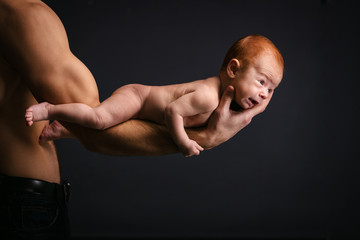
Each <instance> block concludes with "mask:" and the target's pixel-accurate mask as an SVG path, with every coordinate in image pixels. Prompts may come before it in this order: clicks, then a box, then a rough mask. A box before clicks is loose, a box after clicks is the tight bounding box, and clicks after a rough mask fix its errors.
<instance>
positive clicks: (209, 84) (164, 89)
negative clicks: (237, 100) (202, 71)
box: [139, 77, 220, 127]
mask: <svg viewBox="0 0 360 240" xmlns="http://www.w3.org/2000/svg"><path fill="white" fill-rule="evenodd" d="M204 86H206V89H207V90H209V91H211V94H210V95H211V96H212V98H216V99H217V101H219V98H220V96H219V94H220V93H219V89H220V80H219V78H218V77H212V78H208V79H204V80H197V81H193V82H188V83H182V84H174V85H165V86H150V91H149V94H148V96H147V97H146V100H145V102H144V106H143V108H142V110H141V112H140V113H139V118H140V119H146V120H151V121H154V122H157V123H161V124H164V122H165V120H164V113H165V109H166V107H167V106H168V105H169V104H170V103H171V102H173V101H175V100H177V99H179V98H180V97H182V96H184V95H186V94H188V93H191V92H194V91H195V90H199V89H203V87H204ZM205 95H206V96H209V94H204V96H205ZM213 110H215V108H214V109H213ZM211 113H212V111H211V112H206V113H202V114H196V115H194V116H188V117H186V118H184V126H185V127H196V126H201V125H204V124H205V123H206V122H207V119H208V118H209V117H210V115H211Z"/></svg>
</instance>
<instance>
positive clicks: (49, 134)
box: [39, 121, 75, 144]
mask: <svg viewBox="0 0 360 240" xmlns="http://www.w3.org/2000/svg"><path fill="white" fill-rule="evenodd" d="M60 138H75V136H74V135H73V134H72V133H71V132H69V131H68V130H67V129H66V128H65V127H64V126H63V125H61V123H59V122H58V121H53V122H52V123H51V124H50V125H47V126H46V127H44V129H43V130H42V132H41V135H40V137H39V143H40V144H43V143H45V142H47V141H52V140H55V139H60Z"/></svg>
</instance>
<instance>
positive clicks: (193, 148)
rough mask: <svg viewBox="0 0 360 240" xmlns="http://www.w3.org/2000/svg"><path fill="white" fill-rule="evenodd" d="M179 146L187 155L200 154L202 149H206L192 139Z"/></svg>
mask: <svg viewBox="0 0 360 240" xmlns="http://www.w3.org/2000/svg"><path fill="white" fill-rule="evenodd" d="M179 148H180V151H181V152H182V154H184V156H185V157H191V156H193V155H199V154H200V151H203V150H204V148H202V147H201V146H200V145H199V144H198V143H197V142H196V141H194V140H191V139H189V141H187V142H186V144H184V145H182V146H179Z"/></svg>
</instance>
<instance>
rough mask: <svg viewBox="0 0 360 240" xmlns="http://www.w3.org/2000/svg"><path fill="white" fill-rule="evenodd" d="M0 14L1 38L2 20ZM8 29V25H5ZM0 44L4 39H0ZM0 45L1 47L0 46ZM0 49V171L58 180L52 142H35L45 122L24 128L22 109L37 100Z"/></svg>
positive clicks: (3, 8)
mask: <svg viewBox="0 0 360 240" xmlns="http://www.w3.org/2000/svg"><path fill="white" fill-rule="evenodd" d="M3 2H6V1H2V2H1V4H0V16H1V15H2V16H5V15H6V13H7V12H6V11H7V9H6V4H5V5H3ZM3 20H4V19H1V17H0V29H2V30H3V33H2V34H1V35H0V38H5V34H6V33H7V32H6V31H5V33H4V29H5V26H3V24H6V21H3ZM6 27H7V28H8V26H6ZM0 40H1V42H2V43H4V42H5V43H6V40H4V39H0ZM3 47H4V46H3ZM3 51H4V48H0V172H1V173H3V174H7V175H11V176H20V177H28V178H36V179H41V180H45V181H50V182H59V181H60V175H59V164H58V160H57V156H56V150H55V146H54V144H53V142H49V143H46V144H44V145H39V143H38V137H39V135H40V133H41V131H42V129H43V127H44V126H45V124H47V123H46V122H39V123H37V124H36V125H34V126H33V127H31V128H29V127H26V125H25V122H24V112H25V109H26V108H27V107H29V106H30V105H32V104H36V103H37V101H36V100H35V98H34V97H33V95H32V93H31V92H30V90H29V89H28V87H27V86H26V83H25V81H24V79H23V78H22V77H21V76H20V74H19V73H18V71H17V69H15V68H14V67H13V66H12V65H11V64H9V62H8V61H7V60H6V58H5V57H4V55H3V53H4V52H3Z"/></svg>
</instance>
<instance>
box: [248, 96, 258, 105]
mask: <svg viewBox="0 0 360 240" xmlns="http://www.w3.org/2000/svg"><path fill="white" fill-rule="evenodd" d="M249 100H250V102H251V103H252V104H253V106H255V105H257V104H259V102H258V101H256V100H254V99H252V98H249Z"/></svg>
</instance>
